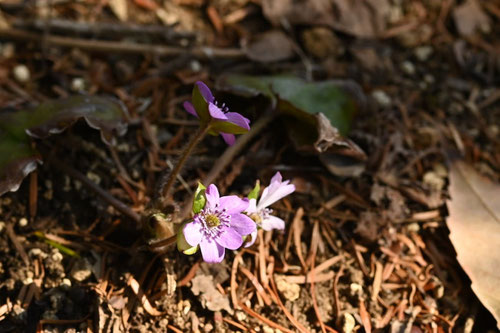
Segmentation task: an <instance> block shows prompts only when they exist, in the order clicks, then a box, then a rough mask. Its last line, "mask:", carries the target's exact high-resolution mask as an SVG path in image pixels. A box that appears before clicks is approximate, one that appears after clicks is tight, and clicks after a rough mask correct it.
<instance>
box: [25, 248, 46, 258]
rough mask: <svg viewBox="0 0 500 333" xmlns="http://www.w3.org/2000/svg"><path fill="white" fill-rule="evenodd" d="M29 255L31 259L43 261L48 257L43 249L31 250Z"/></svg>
mask: <svg viewBox="0 0 500 333" xmlns="http://www.w3.org/2000/svg"><path fill="white" fill-rule="evenodd" d="M28 255H29V256H30V257H40V258H42V259H45V258H47V257H48V254H47V253H45V252H43V251H42V250H41V249H39V248H37V247H34V248H32V249H31V250H29V252H28Z"/></svg>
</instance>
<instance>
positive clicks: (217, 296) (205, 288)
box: [191, 274, 233, 313]
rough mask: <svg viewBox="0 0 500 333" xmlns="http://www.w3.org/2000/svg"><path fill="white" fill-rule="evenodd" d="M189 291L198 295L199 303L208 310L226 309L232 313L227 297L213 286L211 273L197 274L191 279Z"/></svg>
mask: <svg viewBox="0 0 500 333" xmlns="http://www.w3.org/2000/svg"><path fill="white" fill-rule="evenodd" d="M191 283H192V286H191V291H192V292H193V294H195V295H196V296H198V295H200V299H201V304H202V305H203V306H204V307H206V308H207V309H208V310H210V311H220V310H226V311H227V312H229V313H233V310H232V309H231V306H230V304H229V297H228V296H227V295H223V294H221V293H220V291H218V290H217V288H215V281H214V278H213V276H212V275H204V274H198V275H196V276H195V277H194V278H193V280H192V281H191Z"/></svg>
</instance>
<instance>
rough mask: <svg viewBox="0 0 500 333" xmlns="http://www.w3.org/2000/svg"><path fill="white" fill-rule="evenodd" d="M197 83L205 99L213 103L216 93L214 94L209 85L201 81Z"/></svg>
mask: <svg viewBox="0 0 500 333" xmlns="http://www.w3.org/2000/svg"><path fill="white" fill-rule="evenodd" d="M196 85H197V86H198V89H200V93H201V95H202V96H203V98H204V99H205V101H207V102H209V103H213V101H214V100H215V98H214V95H212V92H211V91H210V89H209V88H208V87H207V85H206V84H205V83H203V82H201V81H198V82H196Z"/></svg>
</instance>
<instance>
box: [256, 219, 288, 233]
mask: <svg viewBox="0 0 500 333" xmlns="http://www.w3.org/2000/svg"><path fill="white" fill-rule="evenodd" d="M261 226H262V229H264V230H266V231H269V230H273V229H278V230H283V229H285V221H283V220H282V219H280V218H279V217H276V216H273V215H270V216H269V217H268V218H267V219H265V220H263V221H262V224H261Z"/></svg>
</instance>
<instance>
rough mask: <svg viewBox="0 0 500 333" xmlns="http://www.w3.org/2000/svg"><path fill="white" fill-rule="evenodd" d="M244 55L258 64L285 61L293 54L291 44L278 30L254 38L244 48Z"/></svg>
mask: <svg viewBox="0 0 500 333" xmlns="http://www.w3.org/2000/svg"><path fill="white" fill-rule="evenodd" d="M245 53H246V55H247V57H248V58H249V59H251V60H254V61H258V62H273V61H280V60H285V59H289V58H291V57H293V56H294V54H295V52H294V51H293V44H292V42H291V41H290V39H288V37H287V36H286V35H285V34H284V33H283V32H281V31H279V30H271V31H267V32H265V33H262V34H259V35H257V36H255V38H253V39H252V40H251V41H250V42H249V43H248V45H247V46H246V47H245Z"/></svg>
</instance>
